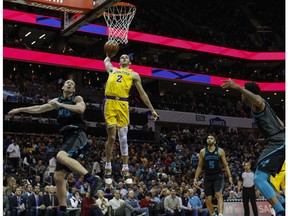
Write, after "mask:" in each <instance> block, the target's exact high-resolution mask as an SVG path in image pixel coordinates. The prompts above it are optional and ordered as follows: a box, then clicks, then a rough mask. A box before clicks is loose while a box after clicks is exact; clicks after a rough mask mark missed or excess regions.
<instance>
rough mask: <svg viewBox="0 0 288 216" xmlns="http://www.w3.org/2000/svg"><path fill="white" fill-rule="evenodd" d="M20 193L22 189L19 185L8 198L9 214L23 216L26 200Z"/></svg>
mask: <svg viewBox="0 0 288 216" xmlns="http://www.w3.org/2000/svg"><path fill="white" fill-rule="evenodd" d="M21 195H22V189H21V188H20V187H17V188H16V191H15V195H13V196H12V197H11V199H10V208H11V216H25V214H26V209H27V208H28V206H26V200H25V198H24V197H22V196H21Z"/></svg>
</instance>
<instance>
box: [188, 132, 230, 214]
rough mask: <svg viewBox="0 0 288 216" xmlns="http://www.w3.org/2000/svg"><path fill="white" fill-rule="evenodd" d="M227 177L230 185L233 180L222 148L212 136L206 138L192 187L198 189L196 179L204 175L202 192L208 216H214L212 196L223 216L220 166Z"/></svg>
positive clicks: (222, 184) (222, 183) (222, 182)
mask: <svg viewBox="0 0 288 216" xmlns="http://www.w3.org/2000/svg"><path fill="white" fill-rule="evenodd" d="M221 163H222V165H223V168H224V170H225V171H226V173H227V175H228V179H229V182H230V184H231V185H233V180H232V176H231V172H230V169H229V166H228V163H227V160H226V156H225V152H224V150H223V149H222V148H219V147H218V146H217V145H216V138H215V136H213V135H209V136H208V137H207V146H206V147H205V148H203V149H202V150H201V151H200V157H199V163H198V167H197V169H196V173H195V179H194V186H195V187H198V178H199V176H200V173H201V171H202V168H203V170H204V173H205V179H204V191H205V194H206V197H207V198H206V205H207V208H208V210H209V213H210V215H212V216H215V215H216V213H215V212H214V207H213V204H212V199H213V196H214V195H215V196H216V198H217V201H218V211H219V214H218V215H219V216H223V211H224V201H223V194H222V190H223V187H224V175H223V172H222V166H221Z"/></svg>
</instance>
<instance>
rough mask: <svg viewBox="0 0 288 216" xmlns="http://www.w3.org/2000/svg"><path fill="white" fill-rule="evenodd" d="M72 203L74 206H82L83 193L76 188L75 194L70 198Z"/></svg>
mask: <svg viewBox="0 0 288 216" xmlns="http://www.w3.org/2000/svg"><path fill="white" fill-rule="evenodd" d="M85 194H86V193H85ZM85 194H84V195H85ZM70 203H71V206H72V208H80V207H81V203H82V197H81V194H80V192H79V191H77V190H76V191H75V192H74V193H73V196H72V197H71V198H70Z"/></svg>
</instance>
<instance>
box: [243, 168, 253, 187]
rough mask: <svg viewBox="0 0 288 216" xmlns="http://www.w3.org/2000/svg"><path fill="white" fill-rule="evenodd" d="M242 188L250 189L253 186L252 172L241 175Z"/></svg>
mask: <svg viewBox="0 0 288 216" xmlns="http://www.w3.org/2000/svg"><path fill="white" fill-rule="evenodd" d="M242 179H243V187H245V188H250V187H253V186H254V173H253V172H251V171H250V172H244V173H242Z"/></svg>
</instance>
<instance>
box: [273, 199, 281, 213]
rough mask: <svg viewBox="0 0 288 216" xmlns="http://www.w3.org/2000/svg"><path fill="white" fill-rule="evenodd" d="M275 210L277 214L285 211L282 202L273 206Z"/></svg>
mask: <svg viewBox="0 0 288 216" xmlns="http://www.w3.org/2000/svg"><path fill="white" fill-rule="evenodd" d="M273 208H274V209H275V212H276V214H277V213H278V212H280V211H284V208H283V206H282V205H281V203H280V202H279V203H277V204H275V205H273Z"/></svg>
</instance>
